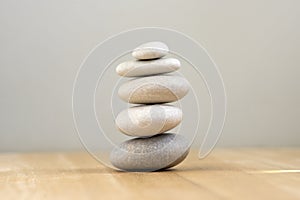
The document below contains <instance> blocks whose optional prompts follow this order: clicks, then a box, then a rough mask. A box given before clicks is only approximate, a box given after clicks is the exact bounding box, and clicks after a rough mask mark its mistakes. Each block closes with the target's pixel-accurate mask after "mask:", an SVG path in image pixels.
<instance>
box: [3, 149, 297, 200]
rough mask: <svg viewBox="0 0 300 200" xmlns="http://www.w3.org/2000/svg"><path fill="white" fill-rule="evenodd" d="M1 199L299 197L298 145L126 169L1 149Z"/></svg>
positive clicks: (74, 156)
mask: <svg viewBox="0 0 300 200" xmlns="http://www.w3.org/2000/svg"><path fill="white" fill-rule="evenodd" d="M0 199H3V200H8V199H13V200H15V199H30V200H32V199H130V200H134V199H139V200H148V199H151V200H157V199H170V200H174V199H187V200H188V199H197V200H201V199H205V200H210V199H239V200H241V199H243V200H244V199H264V200H267V199H272V200H273V199H284V200H287V199H300V148H294V149H292V148H281V149H217V150H215V151H214V152H213V153H212V154H211V155H210V156H209V157H207V158H206V159H204V160H198V159H197V157H196V152H195V151H193V152H191V153H190V155H189V156H188V158H187V159H186V160H185V161H184V162H183V163H182V164H180V165H178V166H177V167H176V168H175V169H173V170H169V171H162V172H150V173H149V172H148V173H126V172H118V171H114V170H111V169H108V168H106V167H104V166H102V165H101V164H99V163H98V162H97V161H95V160H94V159H93V158H91V157H90V156H89V155H88V154H87V153H85V152H81V153H78V152H77V153H26V154H0Z"/></svg>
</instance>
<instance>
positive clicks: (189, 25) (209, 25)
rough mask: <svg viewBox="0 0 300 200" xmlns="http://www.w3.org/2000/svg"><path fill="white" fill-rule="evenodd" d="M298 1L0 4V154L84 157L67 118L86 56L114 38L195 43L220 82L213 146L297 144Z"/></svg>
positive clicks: (30, 1) (61, 0) (299, 112)
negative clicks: (152, 34)
mask: <svg viewBox="0 0 300 200" xmlns="http://www.w3.org/2000/svg"><path fill="white" fill-rule="evenodd" d="M299 19H300V1H298V0H278V1H276V0H269V1H261V0H253V1H239V0H236V1H234V0H229V1H216V0H207V1H198V0H194V1H192V0H185V1H173V0H172V1H171V0H170V1H161V0H151V1H138V0H136V1H96V0H94V1H73V0H72V1H71V0H69V1H68V0H59V1H58V0H57V1H56V0H55V1H37V0H36V1H33V0H27V1H16V0H6V1H4V0H2V1H0V44H1V45H0V91H1V93H0V95H1V96H0V122H1V125H0V151H35V150H41V151H43V150H46V151H48V150H56V151H59V150H74V149H78V148H82V147H81V144H80V142H79V140H78V138H77V136H76V132H75V129H74V125H73V119H72V110H71V94H72V85H73V81H74V78H75V75H76V72H77V69H78V68H79V65H80V63H81V62H82V61H83V59H84V58H85V56H86V55H87V54H88V52H89V51H90V50H91V49H92V48H93V47H94V46H95V45H96V44H98V43H99V42H101V41H103V40H104V39H106V38H107V37H109V36H111V35H112V34H116V33H118V32H120V31H123V30H126V29H131V28H136V27H141V26H158V27H166V28H171V29H175V30H178V31H181V32H184V33H185V34H187V35H189V36H191V37H193V38H194V39H195V40H197V41H198V42H199V43H201V44H202V45H203V46H204V47H205V48H206V49H207V50H208V52H209V53H210V55H211V56H212V57H213V58H214V60H215V62H216V63H217V64H218V66H219V68H220V71H221V73H222V75H223V78H224V81H225V85H226V88H227V96H228V115H227V121H226V125H225V128H224V132H223V135H222V138H221V140H220V142H219V146H297V145H299V144H300V126H299V119H300V108H299V107H300V91H299V84H300V69H299V67H300V56H299V53H300V37H299V36H300V21H299Z"/></svg>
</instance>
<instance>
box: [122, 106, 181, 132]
mask: <svg viewBox="0 0 300 200" xmlns="http://www.w3.org/2000/svg"><path fill="white" fill-rule="evenodd" d="M181 120H182V111H181V109H180V108H177V107H175V106H171V105H157V104H156V105H146V106H135V107H131V108H128V109H126V110H123V111H122V112H120V113H119V114H118V116H117V117H116V126H117V127H118V129H119V130H120V131H121V132H122V133H124V134H126V135H129V136H138V137H145V136H153V135H155V134H159V133H163V132H166V131H168V130H171V129H172V128H174V127H176V126H177V125H178V124H179V123H180V122H181Z"/></svg>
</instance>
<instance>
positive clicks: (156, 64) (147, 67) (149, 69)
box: [116, 58, 180, 77]
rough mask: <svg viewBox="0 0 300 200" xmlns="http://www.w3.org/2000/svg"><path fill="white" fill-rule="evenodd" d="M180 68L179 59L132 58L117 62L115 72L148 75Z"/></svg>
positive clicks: (127, 75) (131, 75)
mask: <svg viewBox="0 0 300 200" xmlns="http://www.w3.org/2000/svg"><path fill="white" fill-rule="evenodd" d="M179 68H180V61H179V60H177V59H176V58H162V59H156V60H147V61H144V60H143V61H142V60H133V61H127V62H123V63H121V64H119V65H118V66H117V68H116V72H117V73H118V74H119V75H120V76H126V77H134V76H148V75H154V74H162V73H168V72H173V71H176V70H178V69H179Z"/></svg>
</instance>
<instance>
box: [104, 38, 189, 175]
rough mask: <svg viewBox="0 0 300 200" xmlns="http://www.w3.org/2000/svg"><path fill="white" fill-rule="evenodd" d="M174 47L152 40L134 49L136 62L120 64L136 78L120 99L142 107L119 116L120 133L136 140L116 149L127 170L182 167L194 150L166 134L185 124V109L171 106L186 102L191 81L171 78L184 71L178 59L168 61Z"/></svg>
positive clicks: (115, 157) (114, 159) (116, 162)
mask: <svg viewBox="0 0 300 200" xmlns="http://www.w3.org/2000/svg"><path fill="white" fill-rule="evenodd" d="M168 52H169V48H168V47H167V45H166V44H164V43H162V42H148V43H145V44H142V45H141V46H139V47H137V48H136V49H134V50H133V52H132V56H133V57H134V58H135V59H136V60H133V61H127V62H123V63H121V64H119V65H118V66H117V68H116V72H117V73H118V74H119V75H120V76H124V77H131V78H133V79H131V80H129V81H127V82H125V83H124V84H122V85H121V86H120V88H119V90H118V95H119V97H120V98H121V99H122V100H124V101H125V102H128V103H132V104H141V105H138V106H133V107H131V108H128V109H126V110H123V111H122V112H120V113H119V114H118V116H117V117H116V120H115V123H116V126H117V128H118V130H119V131H120V132H122V133H124V134H126V135H128V136H132V137H135V138H134V139H130V140H127V141H125V142H123V143H121V144H120V145H119V146H117V147H116V148H114V149H113V150H112V152H111V154H110V161H111V163H112V165H113V166H115V167H117V168H118V169H121V170H125V171H155V170H160V169H166V168H170V167H173V166H175V165H177V164H179V163H180V162H181V161H183V160H184V159H185V157H186V156H187V154H188V152H189V143H188V141H187V140H186V139H185V138H184V137H183V136H182V135H178V134H173V133H165V132H167V131H169V130H171V129H173V128H175V127H176V126H177V125H179V124H180V122H181V121H182V111H181V109H180V108H177V107H175V106H173V105H168V104H166V103H171V102H175V101H177V100H179V99H181V98H183V97H184V96H185V95H186V94H187V93H188V91H189V87H190V85H189V83H188V81H187V80H186V79H184V78H183V77H181V76H177V75H173V74H169V73H170V72H174V71H176V70H178V69H179V68H180V67H181V64H180V61H179V60H178V59H175V58H163V57H164V56H166V55H167V54H168Z"/></svg>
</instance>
